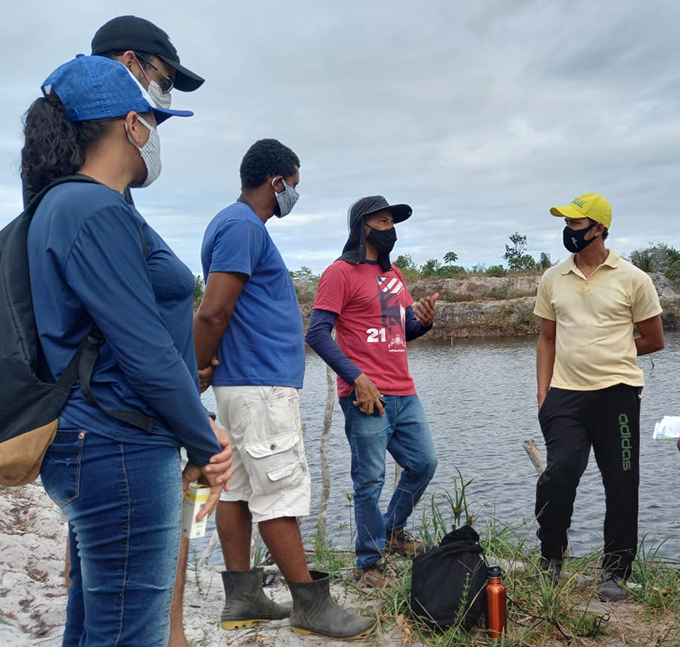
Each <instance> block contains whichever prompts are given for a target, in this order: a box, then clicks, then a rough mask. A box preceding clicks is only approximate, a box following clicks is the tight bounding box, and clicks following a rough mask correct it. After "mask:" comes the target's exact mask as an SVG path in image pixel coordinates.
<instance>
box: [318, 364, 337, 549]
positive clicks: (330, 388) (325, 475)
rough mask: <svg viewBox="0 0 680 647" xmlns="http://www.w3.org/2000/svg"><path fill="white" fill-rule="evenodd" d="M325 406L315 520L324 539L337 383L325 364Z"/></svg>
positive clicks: (329, 486)
mask: <svg viewBox="0 0 680 647" xmlns="http://www.w3.org/2000/svg"><path fill="white" fill-rule="evenodd" d="M326 386H327V391H326V408H325V409H324V413H323V428H322V431H321V443H320V444H319V454H320V455H321V498H320V500H319V516H318V520H317V522H316V532H317V534H318V536H319V537H321V538H323V539H324V541H325V539H326V519H327V517H328V499H329V498H330V496H331V474H330V470H329V469H328V445H329V444H330V439H331V422H332V421H333V409H334V408H335V400H336V399H337V383H336V381H335V373H334V372H333V370H332V369H331V367H330V366H328V365H326Z"/></svg>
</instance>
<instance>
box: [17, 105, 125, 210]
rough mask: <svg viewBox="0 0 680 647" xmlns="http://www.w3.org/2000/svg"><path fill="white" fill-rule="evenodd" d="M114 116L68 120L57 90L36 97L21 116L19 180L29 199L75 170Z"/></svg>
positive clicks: (110, 123) (83, 161)
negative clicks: (22, 136) (22, 143)
mask: <svg viewBox="0 0 680 647" xmlns="http://www.w3.org/2000/svg"><path fill="white" fill-rule="evenodd" d="M118 120H119V118H115V119H96V120H92V121H78V122H71V121H68V120H67V119H66V110H65V108H64V105H63V104H62V102H61V100H60V99H59V97H58V96H57V95H56V93H54V92H51V93H50V94H49V95H48V96H46V97H40V98H39V99H36V100H35V101H34V102H33V104H32V105H31V107H30V108H29V109H28V111H27V112H26V115H25V116H24V147H23V149H22V151H21V179H22V181H23V183H24V197H25V199H26V200H29V199H30V198H31V197H32V196H34V195H35V194H36V193H39V192H40V191H41V190H42V189H44V188H45V187H46V186H47V185H48V184H50V182H53V181H54V180H56V179H58V178H60V177H64V176H65V175H71V174H72V173H76V172H77V171H78V170H80V168H81V167H82V166H83V164H84V163H85V153H86V152H87V150H88V148H90V147H91V146H92V145H93V144H95V143H96V142H97V141H99V140H100V139H101V138H102V137H103V136H104V135H105V134H106V133H108V131H109V129H110V128H111V126H112V123H113V122H114V121H118Z"/></svg>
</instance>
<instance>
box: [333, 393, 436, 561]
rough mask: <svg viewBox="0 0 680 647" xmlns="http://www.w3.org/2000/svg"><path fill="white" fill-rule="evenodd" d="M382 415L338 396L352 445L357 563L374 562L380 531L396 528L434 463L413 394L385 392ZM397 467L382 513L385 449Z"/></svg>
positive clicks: (380, 552) (382, 534)
mask: <svg viewBox="0 0 680 647" xmlns="http://www.w3.org/2000/svg"><path fill="white" fill-rule="evenodd" d="M383 399H384V400H385V415H383V416H368V415H366V414H364V413H361V411H359V409H358V408H357V407H355V406H354V404H353V402H352V398H350V397H346V398H340V406H341V407H342V411H343V413H344V414H345V433H346V434H347V440H348V441H349V445H350V448H351V450H352V482H353V483H354V515H355V518H356V524H357V539H356V558H357V562H356V565H357V568H360V569H366V568H369V567H370V566H372V565H373V564H375V563H376V562H377V561H378V560H379V559H380V558H381V556H382V555H383V554H384V552H385V539H386V536H387V535H389V534H391V533H392V532H393V531H395V530H400V529H401V528H403V527H404V526H405V525H406V521H407V520H408V518H409V516H410V515H411V513H412V512H413V508H414V507H415V505H416V503H418V501H419V500H420V497H421V496H422V495H423V492H425V488H426V487H427V485H428V483H429V482H430V480H431V479H432V476H433V475H434V471H435V469H436V468H437V454H436V452H435V448H434V443H433V442H432V433H431V432H430V425H429V423H428V422H427V418H426V417H425V410H424V409H423V405H422V404H421V403H420V400H419V399H418V396H417V395H385V396H383ZM386 451H388V452H389V453H390V454H391V455H392V457H393V458H394V460H395V461H396V462H397V464H398V465H400V466H401V467H402V468H403V470H404V471H403V472H402V474H401V479H400V480H399V484H398V485H397V487H396V489H395V490H394V494H393V495H392V498H391V499H390V504H389V506H388V508H387V513H386V514H385V515H383V514H382V513H381V512H380V494H381V492H382V489H383V485H384V484H385V452H386Z"/></svg>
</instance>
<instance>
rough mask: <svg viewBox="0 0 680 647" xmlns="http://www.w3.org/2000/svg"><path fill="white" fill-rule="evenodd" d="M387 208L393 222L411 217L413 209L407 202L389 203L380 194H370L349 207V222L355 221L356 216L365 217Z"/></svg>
mask: <svg viewBox="0 0 680 647" xmlns="http://www.w3.org/2000/svg"><path fill="white" fill-rule="evenodd" d="M383 210H387V211H389V212H390V213H391V214H392V218H394V222H395V223H397V222H402V221H404V220H406V219H407V218H410V217H411V214H412V213H413V210H412V209H411V207H409V205H407V204H389V202H387V200H385V198H383V196H381V195H370V196H368V197H366V198H361V199H359V200H357V201H356V202H355V203H354V204H353V205H352V206H351V207H350V208H349V221H350V223H353V222H356V220H357V219H358V218H365V217H366V216H370V215H371V214H373V213H376V212H377V211H383Z"/></svg>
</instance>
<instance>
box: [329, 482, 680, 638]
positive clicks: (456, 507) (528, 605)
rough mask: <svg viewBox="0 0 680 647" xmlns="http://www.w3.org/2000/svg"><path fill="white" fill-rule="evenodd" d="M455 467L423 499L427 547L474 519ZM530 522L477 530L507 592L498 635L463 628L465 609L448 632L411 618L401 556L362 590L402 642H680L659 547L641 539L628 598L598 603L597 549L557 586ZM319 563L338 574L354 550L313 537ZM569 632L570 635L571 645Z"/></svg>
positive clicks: (676, 577)
mask: <svg viewBox="0 0 680 647" xmlns="http://www.w3.org/2000/svg"><path fill="white" fill-rule="evenodd" d="M470 482H471V481H469V480H465V479H464V478H463V475H462V474H461V473H460V472H457V473H456V475H455V476H454V483H453V485H454V487H453V491H452V492H443V493H437V494H433V495H432V496H430V497H429V498H428V499H427V500H424V501H423V502H422V503H421V506H422V513H421V514H422V527H421V528H420V529H419V534H420V535H421V537H422V538H423V539H424V540H425V541H426V542H427V543H429V544H430V545H438V544H439V541H441V538H442V537H443V536H444V535H445V534H446V533H447V532H449V531H450V530H452V529H453V528H455V527H459V526H460V525H461V524H465V523H469V524H475V523H476V521H477V519H476V516H475V514H474V513H472V512H471V510H470V506H469V504H468V502H467V497H466V491H467V488H468V486H469V485H470ZM528 523H529V522H525V523H521V524H518V525H516V526H512V525H508V524H503V523H499V522H496V521H486V524H485V527H484V528H481V529H480V528H478V529H477V530H478V532H479V534H480V536H481V544H482V546H483V547H484V549H485V553H486V556H487V559H488V560H489V563H500V564H501V565H502V567H503V569H504V571H505V576H504V584H505V587H506V591H507V595H508V609H507V613H508V633H507V635H505V636H502V637H501V638H499V639H498V640H496V641H493V640H490V639H489V638H488V636H487V634H486V632H485V631H484V629H483V624H484V620H483V618H482V620H481V622H480V628H476V629H473V630H471V631H467V630H465V629H464V627H463V615H462V613H461V614H459V616H458V618H457V621H456V622H454V624H453V626H451V627H449V628H448V629H446V630H445V631H432V630H430V629H429V628H428V627H427V625H426V624H425V623H424V622H422V621H421V620H419V619H417V618H415V617H414V616H413V614H412V613H411V608H410V590H411V568H410V562H409V561H408V560H404V561H403V562H399V563H398V564H397V566H398V567H400V568H398V570H399V571H400V572H401V575H400V576H399V577H398V579H397V581H396V583H395V584H394V585H393V586H391V587H389V588H387V589H383V590H379V591H371V592H365V591H364V592H363V595H366V596H367V598H370V599H371V603H372V605H376V602H377V607H375V608H376V614H377V616H378V617H379V619H380V621H381V624H382V625H383V628H386V627H389V626H396V627H397V628H398V629H399V630H400V631H401V635H402V644H403V645H410V644H414V645H418V644H422V645H428V646H430V645H431V646H433V647H453V646H461V647H473V646H475V647H480V646H483V645H494V646H496V647H501V646H505V647H511V646H512V647H525V646H526V647H528V646H532V647H539V646H546V647H554V646H555V645H566V644H571V645H572V646H574V647H575V646H577V645H582V646H584V647H586V646H588V647H592V646H597V645H603V646H604V645H606V644H607V643H608V642H614V641H618V644H624V645H636V646H638V647H642V646H644V647H671V646H675V647H677V646H678V645H680V569H678V568H674V567H673V566H672V565H669V564H666V563H664V562H663V561H662V560H661V558H660V555H659V551H660V549H661V546H657V547H648V546H647V545H646V543H645V540H644V539H643V541H642V542H641V544H640V549H639V551H638V558H637V560H636V562H635V565H634V569H633V576H632V577H631V580H630V585H631V586H630V594H629V597H628V599H627V600H626V601H625V602H621V603H609V604H608V605H605V606H603V605H602V603H600V602H599V601H598V599H597V588H598V584H599V577H600V563H601V561H602V553H601V551H592V552H591V553H589V554H588V555H585V556H581V557H568V558H567V559H566V560H565V565H564V569H563V571H562V576H561V578H560V580H559V582H558V583H557V584H556V585H553V584H552V582H551V581H549V579H548V578H547V577H546V576H545V574H544V573H543V571H542V570H541V568H540V554H539V552H538V549H537V548H536V546H535V542H534V540H533V538H531V540H529V539H528V534H529V533H528V528H527V525H528ZM316 546H317V550H318V553H319V554H318V555H317V562H316V563H317V567H319V568H320V567H321V566H323V567H324V569H325V570H329V571H330V572H332V573H333V572H335V573H339V570H340V569H341V568H343V567H344V566H346V565H347V563H348V561H349V560H350V559H351V554H348V553H347V552H344V553H340V554H338V552H337V551H335V549H334V548H333V546H332V545H331V543H330V542H329V541H327V540H325V539H324V540H323V541H321V540H320V539H319V538H317V540H316ZM566 637H570V638H571V642H570V643H568V642H567V639H566Z"/></svg>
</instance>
